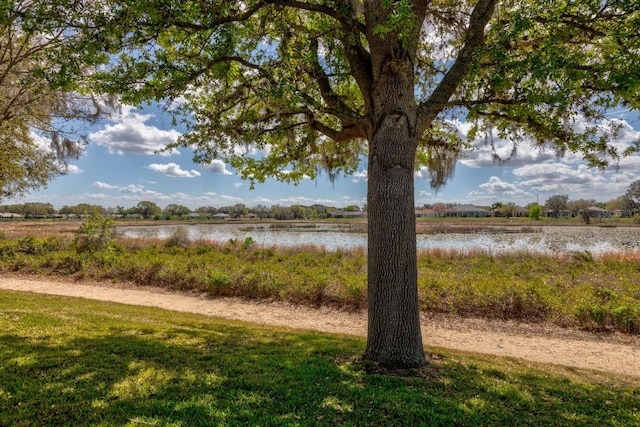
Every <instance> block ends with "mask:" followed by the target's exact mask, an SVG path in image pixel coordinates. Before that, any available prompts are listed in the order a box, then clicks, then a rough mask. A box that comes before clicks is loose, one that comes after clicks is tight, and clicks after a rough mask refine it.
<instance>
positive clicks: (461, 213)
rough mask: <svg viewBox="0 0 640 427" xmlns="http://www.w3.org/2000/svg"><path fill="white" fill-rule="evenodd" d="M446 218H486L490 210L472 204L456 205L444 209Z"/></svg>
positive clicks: (489, 214)
mask: <svg viewBox="0 0 640 427" xmlns="http://www.w3.org/2000/svg"><path fill="white" fill-rule="evenodd" d="M444 216H446V217H448V218H486V217H488V216H491V212H489V211H488V210H486V209H482V208H479V207H477V206H473V205H457V206H453V207H450V208H448V209H446V210H445V211H444Z"/></svg>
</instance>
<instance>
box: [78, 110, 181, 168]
mask: <svg viewBox="0 0 640 427" xmlns="http://www.w3.org/2000/svg"><path fill="white" fill-rule="evenodd" d="M151 118H153V115H152V114H140V113H135V112H133V108H132V107H125V108H123V113H122V116H121V117H120V120H119V122H117V123H115V124H112V125H107V126H105V127H104V129H102V130H99V131H97V132H93V133H91V134H89V141H90V142H91V143H95V144H98V145H101V146H104V147H106V148H107V149H108V150H109V152H110V153H112V154H124V153H136V154H146V155H152V154H158V153H156V151H158V150H160V149H162V148H164V147H166V146H167V145H168V144H170V143H172V142H175V141H176V140H177V139H178V137H179V136H180V135H181V134H180V132H178V131H177V130H175V129H170V130H162V129H159V128H157V127H155V126H149V125H147V124H146V122H147V121H149V120H150V119H151ZM159 154H160V155H162V156H170V155H171V154H179V153H178V151H176V150H173V151H172V152H171V153H169V152H163V153H159Z"/></svg>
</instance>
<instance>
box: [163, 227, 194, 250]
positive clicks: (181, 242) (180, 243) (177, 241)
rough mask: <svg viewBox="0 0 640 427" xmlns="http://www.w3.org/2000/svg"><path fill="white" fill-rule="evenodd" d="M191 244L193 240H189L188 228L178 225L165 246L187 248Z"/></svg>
mask: <svg viewBox="0 0 640 427" xmlns="http://www.w3.org/2000/svg"><path fill="white" fill-rule="evenodd" d="M190 244H191V241H190V240H189V233H187V230H186V229H185V228H184V227H178V228H176V231H174V233H173V234H172V235H171V237H169V239H167V241H166V242H165V243H164V246H165V247H167V248H175V247H180V248H186V247H187V246H189V245H190Z"/></svg>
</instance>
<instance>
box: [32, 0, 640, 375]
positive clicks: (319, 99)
mask: <svg viewBox="0 0 640 427" xmlns="http://www.w3.org/2000/svg"><path fill="white" fill-rule="evenodd" d="M39 4H40V6H38V14H39V16H40V17H41V20H40V21H38V20H37V19H35V20H34V22H35V23H36V24H38V23H40V24H41V23H42V22H47V25H53V24H52V23H55V22H57V23H58V25H60V26H64V27H65V28H69V29H73V31H74V34H75V35H77V37H75V38H74V47H73V51H72V52H73V54H72V55H69V58H67V59H65V58H61V59H62V62H61V63H60V65H59V68H60V70H61V71H62V70H64V69H67V70H77V69H78V64H79V63H83V62H84V63H89V64H92V65H97V64H102V65H101V66H100V67H99V68H98V69H97V71H96V72H95V73H93V74H91V76H90V78H91V80H92V89H93V90H95V91H97V92H101V93H102V92H104V93H111V94H119V95H121V96H122V100H123V101H124V102H127V103H134V104H138V103H142V102H148V101H157V102H169V103H170V102H171V101H173V104H174V105H172V108H173V111H174V112H175V113H176V119H177V120H183V121H184V123H185V125H186V126H187V129H188V131H187V132H186V133H185V134H184V135H183V137H182V138H181V139H179V140H178V141H177V142H176V144H175V146H188V147H193V148H194V150H195V161H196V162H204V163H207V162H210V161H212V160H213V159H216V158H222V159H225V160H226V161H228V162H230V163H231V164H232V166H234V167H235V168H236V169H237V170H238V171H239V172H240V173H241V174H242V176H243V177H245V178H247V179H250V180H251V181H252V183H253V182H261V181H263V180H265V179H266V178H267V177H276V178H278V179H281V180H283V181H293V182H296V181H298V180H300V179H303V178H305V177H315V176H317V175H318V174H319V173H321V172H322V171H326V172H328V174H329V176H330V177H331V178H333V177H334V176H335V175H336V174H340V173H350V172H352V171H354V170H355V168H356V167H357V166H358V164H359V162H360V161H361V159H363V158H366V159H367V160H366V163H367V167H368V179H369V183H368V195H367V211H368V217H369V219H368V235H369V240H368V253H369V263H368V301H369V335H368V341H367V350H366V352H365V356H366V357H367V358H369V359H370V360H374V361H377V362H380V363H382V364H384V365H388V366H393V367H408V366H420V365H422V364H424V363H425V361H424V355H423V350H422V342H421V336H420V331H419V319H418V301H417V292H416V289H415V288H416V283H417V269H416V265H415V264H416V253H415V252H416V251H415V217H414V212H413V209H414V203H413V201H414V184H413V174H414V171H415V169H416V168H420V167H427V168H428V169H429V171H430V172H431V176H432V185H433V186H434V187H438V186H440V185H442V184H444V183H445V182H446V180H447V178H448V177H450V176H451V174H452V173H453V170H454V166H455V164H456V161H457V160H458V158H459V156H460V155H461V152H462V150H463V149H464V148H465V147H466V146H467V144H468V141H469V140H473V139H475V138H477V137H484V139H485V141H486V143H487V144H490V145H491V144H492V141H493V139H494V138H497V137H499V138H504V139H509V140H511V141H513V154H515V153H516V151H517V146H518V142H520V141H522V140H523V139H525V138H533V139H534V140H535V141H536V142H537V143H538V144H539V145H540V146H544V147H550V148H552V149H553V150H555V151H556V152H557V153H558V154H563V153H565V152H568V151H571V152H576V153H580V154H582V156H583V157H584V159H585V160H586V161H587V163H588V164H589V165H590V166H594V167H606V166H607V165H609V164H612V163H614V164H615V162H616V161H617V160H618V159H619V158H620V156H621V155H626V154H632V153H635V151H636V149H637V147H635V146H633V147H619V146H618V145H616V143H615V136H616V133H617V130H618V128H619V125H620V122H619V121H616V120H604V119H605V113H606V111H607V109H609V108H615V107H620V106H622V107H625V108H630V109H638V108H639V107H640V96H639V95H640V93H639V92H640V83H639V82H640V78H639V76H640V70H639V64H640V37H639V34H638V28H640V4H638V2H636V1H630V0H605V1H603V0H584V1H580V2H576V1H573V0H558V1H554V2H545V3H544V4H543V5H542V4H541V3H540V2H536V1H531V0H523V1H517V0H504V1H498V0H452V1H426V0H395V1H391V0H366V1H361V0H284V1H273V0H247V1H243V2H228V1H208V2H202V1H194V0H144V1H142V0H130V1H127V2H123V1H121V0H98V1H96V0H43V1H42V2H41V3H39ZM61 74H62V75H64V73H61ZM461 121H465V122H466V123H467V126H468V127H469V129H468V131H467V132H466V134H463V133H461V132H460V131H459V124H460V122H461ZM171 148H174V147H173V146H169V147H167V149H171ZM495 158H496V160H498V161H501V160H504V159H501V158H500V157H499V156H498V155H497V154H496V155H495Z"/></svg>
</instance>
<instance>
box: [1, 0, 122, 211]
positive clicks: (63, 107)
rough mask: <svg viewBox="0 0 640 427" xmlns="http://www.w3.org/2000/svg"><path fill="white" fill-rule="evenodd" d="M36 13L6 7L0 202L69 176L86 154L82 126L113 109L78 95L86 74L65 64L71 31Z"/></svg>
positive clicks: (17, 4)
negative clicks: (71, 167) (69, 170)
mask: <svg viewBox="0 0 640 427" xmlns="http://www.w3.org/2000/svg"><path fill="white" fill-rule="evenodd" d="M36 12H38V8H37V4H36V3H35V2H33V1H30V0H19V1H7V0H4V1H3V2H2V7H0V200H1V199H3V198H9V197H20V196H22V195H24V194H25V193H26V192H28V191H29V190H32V189H37V188H40V187H42V186H45V185H46V184H47V183H48V182H49V181H50V180H51V179H53V178H54V177H55V176H57V175H59V174H62V173H65V172H66V166H67V161H69V160H72V159H77V158H78V156H79V155H80V153H81V152H82V151H83V142H82V138H80V136H81V132H79V129H78V128H77V126H78V123H80V121H83V120H90V121H92V120H97V119H98V118H99V117H101V116H102V115H103V114H105V113H106V111H107V110H108V109H106V108H105V107H106V104H105V105H101V104H100V103H99V102H98V98H97V97H91V96H85V95H81V94H80V92H78V91H77V89H78V88H79V86H78V85H77V83H78V81H77V80H79V79H80V78H81V75H82V72H81V70H80V69H76V70H75V71H71V70H68V69H66V68H65V67H64V65H59V64H60V63H61V61H60V58H61V57H62V56H64V57H65V61H68V55H69V50H68V44H69V42H70V35H71V34H70V33H68V31H67V30H68V29H67V28H66V26H64V25H61V24H59V23H55V24H54V25H45V21H43V19H42V16H40V15H39V14H38V13H36ZM83 66H84V67H86V65H83ZM106 99H107V98H105V99H104V100H106ZM109 104H110V105H113V103H109ZM72 121H74V122H76V127H75V128H74V126H73V125H70V123H71V122H72Z"/></svg>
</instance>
